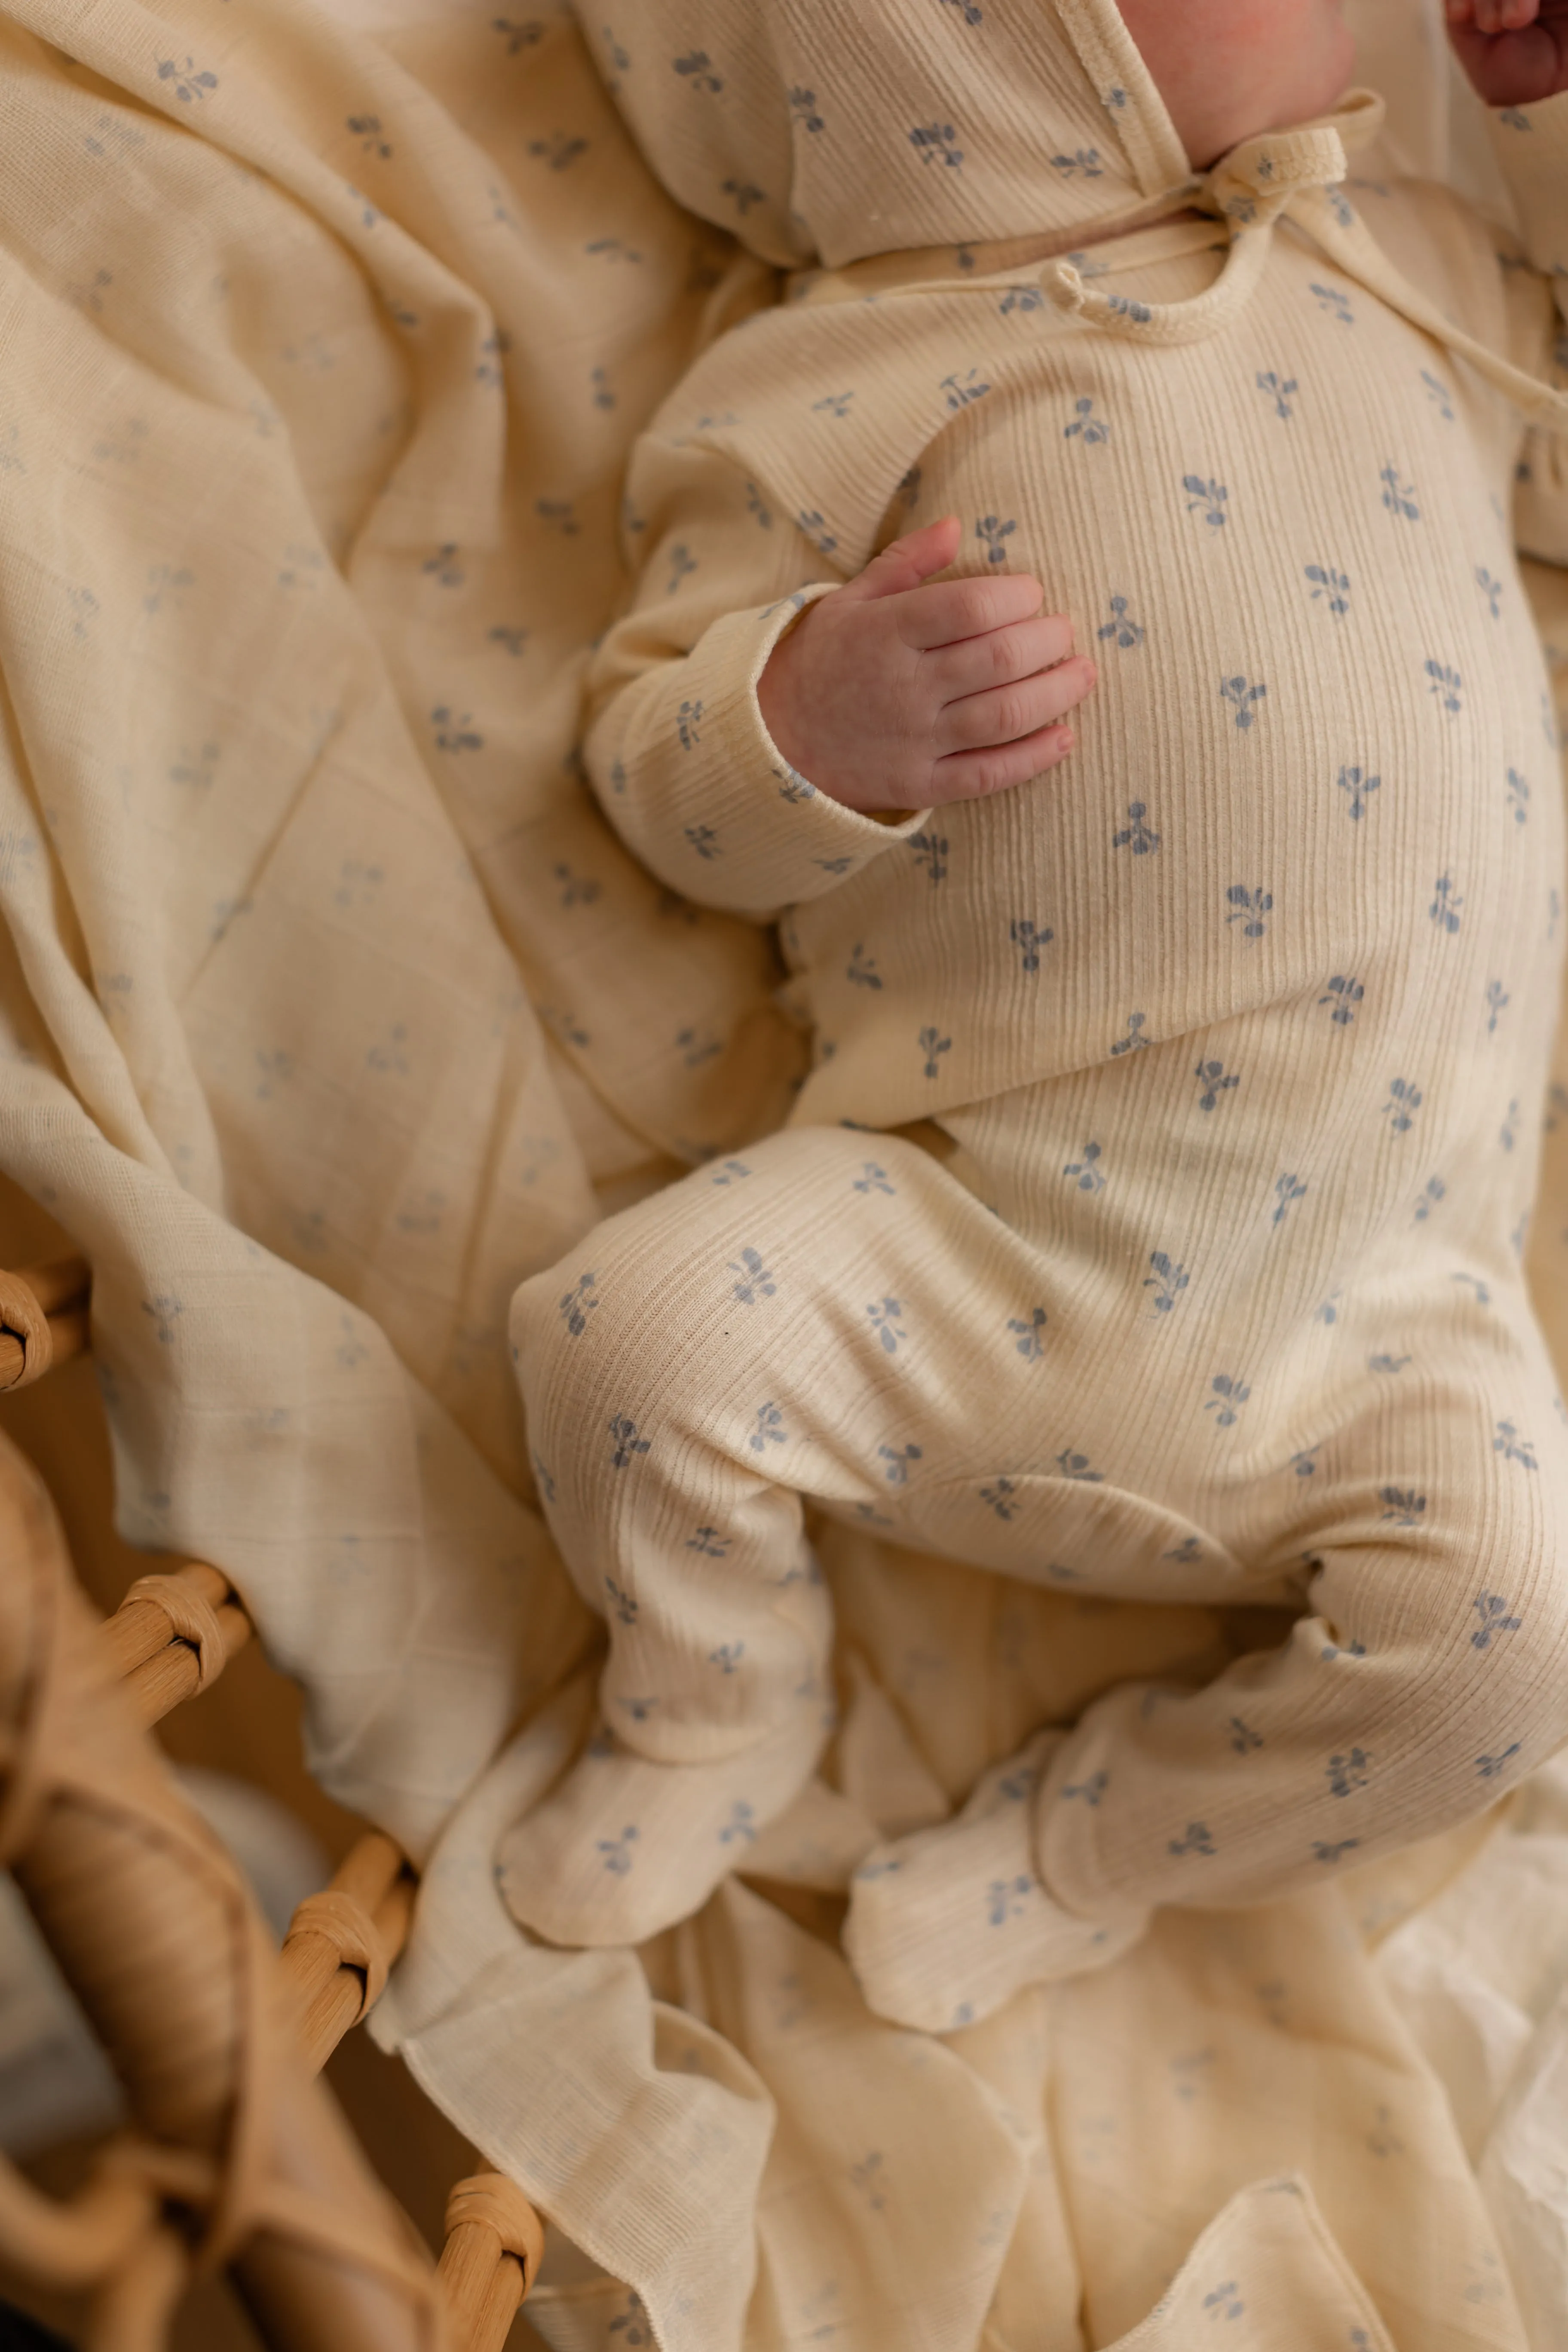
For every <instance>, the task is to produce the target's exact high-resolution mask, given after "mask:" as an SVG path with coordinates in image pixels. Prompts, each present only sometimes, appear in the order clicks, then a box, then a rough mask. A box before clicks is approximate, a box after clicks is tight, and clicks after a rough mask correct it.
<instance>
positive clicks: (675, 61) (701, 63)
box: [670, 49, 724, 96]
mask: <svg viewBox="0 0 1568 2352" xmlns="http://www.w3.org/2000/svg"><path fill="white" fill-rule="evenodd" d="M670 63H671V64H672V65H673V66H674V68H675V70H676V72H677V73H678V74H684V75H685V76H686V77H687V79H688V82H689V86H690V88H691V89H704V90H708V91H709V92H710V93H711V94H713V95H714V96H717V94H718V92H719V91H720V90H721V89H723V87H724V85H723V83H722V82H721V79H719V76H718V75H717V74H716V73H715V72H714V71H713V70H712V65H711V61H710V58H709V55H708V52H707V50H706V49H693V50H691V51H690V53H689V55H688V56H686V57H684V58H671V60H670Z"/></svg>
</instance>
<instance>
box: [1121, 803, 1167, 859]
mask: <svg viewBox="0 0 1568 2352" xmlns="http://www.w3.org/2000/svg"><path fill="white" fill-rule="evenodd" d="M1148 814H1149V809H1148V803H1146V802H1144V801H1130V802H1129V803H1128V804H1127V823H1126V824H1124V825H1123V826H1122V827H1121V831H1120V832H1119V833H1118V834H1117V835H1115V836H1114V838H1113V840H1112V842H1111V847H1112V848H1113V849H1130V850H1131V852H1132V855H1133V856H1134V857H1150V856H1152V855H1153V853H1154V852H1155V850H1157V849H1158V848H1159V846H1160V836H1159V835H1158V834H1157V833H1152V832H1151V830H1150V828H1149V826H1148V824H1146V823H1145V822H1144V820H1145V819H1146V817H1147V816H1148Z"/></svg>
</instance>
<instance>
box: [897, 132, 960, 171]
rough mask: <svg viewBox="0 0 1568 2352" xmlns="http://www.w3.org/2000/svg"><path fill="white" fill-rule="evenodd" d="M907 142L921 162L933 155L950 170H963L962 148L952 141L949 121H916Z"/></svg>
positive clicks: (929, 159) (926, 161)
mask: <svg viewBox="0 0 1568 2352" xmlns="http://www.w3.org/2000/svg"><path fill="white" fill-rule="evenodd" d="M909 142H910V146H911V147H913V148H914V149H915V150H916V151H917V152H918V153H919V155H920V159H921V163H930V162H931V157H932V156H933V155H934V156H937V157H938V158H940V160H941V161H942V163H946V164H948V165H949V166H951V168H952V170H954V171H958V172H962V171H963V148H962V147H955V146H954V145H953V143H952V123H951V122H922V123H917V124H916V126H915V128H914V129H913V130H912V131H910V133H909Z"/></svg>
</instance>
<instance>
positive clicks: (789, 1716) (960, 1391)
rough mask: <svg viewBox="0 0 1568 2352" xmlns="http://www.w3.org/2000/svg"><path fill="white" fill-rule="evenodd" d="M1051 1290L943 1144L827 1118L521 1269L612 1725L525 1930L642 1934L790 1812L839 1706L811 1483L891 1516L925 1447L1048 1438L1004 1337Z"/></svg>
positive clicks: (545, 1856)
mask: <svg viewBox="0 0 1568 2352" xmlns="http://www.w3.org/2000/svg"><path fill="white" fill-rule="evenodd" d="M1038 1287H1039V1265H1038V1260H1037V1257H1036V1255H1035V1254H1034V1253H1033V1252H1031V1251H1030V1250H1029V1249H1028V1248H1027V1246H1026V1244H1024V1243H1023V1242H1022V1241H1021V1240H1020V1239H1019V1237H1018V1235H1017V1234H1013V1233H1010V1232H1009V1231H1008V1229H1007V1228H1006V1227H1005V1225H1003V1224H1002V1223H1000V1221H999V1220H998V1219H997V1218H995V1217H994V1216H993V1215H992V1214H991V1213H989V1211H987V1210H986V1209H984V1207H983V1206H982V1205H981V1204H980V1203H979V1202H977V1201H976V1200H975V1199H974V1198H973V1195H972V1194H971V1193H969V1192H966V1191H964V1189H963V1187H962V1186H961V1185H960V1184H958V1183H957V1182H956V1181H954V1180H953V1179H952V1177H950V1176H948V1175H946V1174H945V1173H944V1172H943V1171H942V1169H941V1167H940V1166H939V1165H938V1164H937V1163H936V1161H935V1160H932V1159H931V1157H930V1156H929V1155H928V1154H926V1153H924V1152H922V1151H921V1150H918V1149H917V1148H916V1147H915V1146H913V1145H911V1144H909V1143H906V1142H902V1141H900V1140H899V1139H896V1138H890V1137H886V1136H871V1135H864V1134H856V1133H852V1132H851V1133H846V1132H843V1131H840V1130H837V1129H796V1130H793V1131H789V1132H786V1133H784V1134H783V1135H779V1136H774V1137H773V1138H771V1139H769V1140H768V1141H766V1142H765V1143H763V1144H762V1145H760V1146H759V1147H758V1148H757V1149H756V1150H754V1151H748V1152H747V1153H746V1155H745V1158H744V1160H743V1161H731V1162H728V1163H725V1164H724V1165H721V1166H719V1167H716V1168H710V1169H706V1170H703V1171H699V1172H698V1173H697V1174H695V1175H692V1176H690V1177H689V1178H687V1179H685V1180H684V1181H682V1182H681V1183H679V1184H678V1185H675V1186H672V1187H671V1188H670V1189H669V1190H668V1192H662V1193H660V1194H658V1195H657V1196H656V1197H655V1198H654V1199H652V1200H649V1201H646V1202H641V1203H639V1205H638V1206H637V1207H636V1208H635V1209H631V1210H628V1211H626V1212H625V1213H623V1214H621V1215H620V1216H617V1217H614V1218H612V1219H610V1220H608V1221H607V1222H606V1223H605V1224H604V1225H602V1226H600V1227H599V1228H598V1229H597V1230H596V1231H595V1233H594V1234H592V1235H590V1236H589V1238H588V1239H587V1240H586V1241H585V1242H584V1244H583V1245H582V1247H581V1248H580V1249H579V1250H578V1251H576V1252H574V1255H573V1256H572V1257H571V1258H570V1259H567V1260H565V1261H563V1264H562V1265H560V1266H559V1267H557V1268H556V1269H555V1270H554V1271H553V1272H552V1273H551V1274H548V1275H542V1276H537V1277H535V1278H534V1279H533V1280H531V1281H530V1282H528V1283H526V1284H524V1285H523V1286H522V1288H521V1290H520V1291H519V1292H518V1294H517V1298H516V1301H515V1303H514V1308H513V1320H512V1336H513V1340H514V1343H515V1346H516V1348H517V1351H518V1361H519V1368H520V1376H521V1382H522V1388H523V1394H524V1398H525V1401H526V1403H527V1408H528V1414H529V1423H530V1433H531V1444H532V1446H533V1449H534V1454H535V1458H536V1463H537V1465H538V1469H539V1478H540V1486H541V1492H542V1497H543V1500H544V1507H545V1510H546V1513H547V1516H548V1517H549V1520H550V1524H551V1528H552V1531H553V1533H554V1535H555V1537H556V1538H557V1540H558V1542H559V1544H560V1547H561V1550H562V1553H563V1557H564V1559H566V1562H567V1564H568V1566H569V1568H570V1570H571V1571H572V1574H573V1576H574V1580H575V1581H576V1583H577V1587H578V1590H579V1591H581V1592H582V1594H583V1596H584V1599H585V1600H586V1601H588V1603H589V1604H590V1606H591V1607H593V1608H594V1609H595V1610H597V1612H599V1613H600V1615H601V1616H603V1617H604V1618H605V1620H606V1621H607V1623H608V1626H609V1633H610V1654H609V1658H608V1662H607V1664H606V1665H605V1672H604V1677H603V1682H602V1685H601V1706H602V1711H603V1717H604V1721H603V1726H602V1727H601V1729H600V1732H599V1734H598V1736H597V1737H596V1738H595V1740H594V1741H593V1742H592V1743H591V1745H590V1747H589V1748H588V1750H587V1751H586V1753H585V1754H584V1756H583V1757H582V1759H580V1760H579V1761H578V1763H577V1764H576V1765H575V1766H574V1769H573V1770H572V1771H571V1772H570V1773H569V1774H568V1775H567V1777H566V1779H565V1780H563V1783H562V1785H561V1787H560V1788H559V1789H558V1790H555V1791H554V1792H553V1793H552V1795H551V1796H550V1797H549V1798H548V1799H546V1801H544V1803H543V1804H542V1805H541V1806H540V1807H538V1808H537V1809H536V1811H534V1812H533V1813H531V1815H530V1816H529V1817H528V1818H527V1819H526V1820H525V1821H524V1822H521V1824H520V1825H519V1827H518V1829H517V1830H516V1831H515V1832H513V1833H512V1835H511V1837H510V1839H509V1841H508V1843H507V1846H506V1849H505V1851H504V1853H503V1856H502V1862H503V1867H504V1871H505V1881H506V1890H507V1899H508V1902H509V1904H510V1907H511V1909H512V1910H513V1912H514V1914H515V1915H516V1916H517V1917H519V1918H520V1919H521V1921H522V1922H523V1923H524V1925H526V1926H527V1927H531V1928H532V1929H534V1930H535V1931H536V1932H537V1933H539V1934H541V1935H542V1936H545V1937H549V1938H550V1939H551V1940H552V1941H554V1942H559V1943H565V1944H594V1945H601V1944H623V1943H632V1942H637V1941H639V1940H640V1939H641V1938H643V1937H646V1936H649V1935H651V1934H653V1933H655V1932H656V1931H657V1930H658V1929H660V1928H662V1927H666V1926H668V1925H669V1924H670V1923H671V1922H672V1921H674V1920H676V1919H679V1918H682V1917H685V1916H688V1915H689V1913H690V1912H692V1911H694V1910H695V1909H697V1908H698V1907H699V1906H700V1904H701V1903H702V1902H703V1901H704V1899H705V1898H706V1896H707V1895H708V1894H709V1893H710V1890H711V1888H712V1887H713V1886H714V1885H716V1884H717V1882H718V1881H719V1879H720V1878H721V1877H722V1876H723V1874H724V1873H725V1872H726V1871H727V1870H729V1869H731V1867H732V1866H733V1865H734V1864H735V1863H736V1862H737V1860H739V1859H741V1858H742V1857H743V1855H744V1853H745V1850H746V1846H747V1843H749V1841H750V1840H751V1838H752V1836H753V1835H754V1833H755V1832H756V1831H757V1830H758V1829H760V1828H761V1827H762V1826H763V1824H764V1823H765V1822H768V1821H770V1820H772V1819H773V1818H774V1817H775V1816H776V1815H777V1814H778V1813H780V1812H782V1811H784V1807H785V1806H786V1805H788V1804H789V1803H790V1802H791V1801H793V1800H794V1798H795V1796H796V1795H797V1793H798V1792H799V1790H801V1789H802V1788H803V1787H804V1785H805V1782H806V1781H807V1780H809V1778H810V1776H811V1773H812V1770H813V1769H814V1767H815V1765H816V1760H817V1759H818V1757H819V1755H820V1753H821V1750H822V1748H823V1746H824V1744H825V1742H826V1738H827V1736H828V1733H829V1731H830V1729H831V1706H832V1695H831V1683H830V1675H829V1658H830V1653H831V1643H832V1624H831V1616H830V1611H829V1607H828V1601H827V1596H826V1591H825V1589H824V1587H823V1585H822V1583H821V1580H820V1577H819V1575H818V1572H817V1570H816V1564H815V1561H814V1560H813V1558H812V1555H811V1552H810V1549H809V1547H808V1546H807V1544H806V1542H805V1534H804V1527H803V1506H802V1497H803V1496H809V1497H812V1498H815V1499H817V1500H820V1501H822V1502H825V1503H827V1504H829V1505H833V1506H837V1507H839V1508H840V1509H842V1510H847V1511H849V1512H853V1511H854V1510H856V1509H857V1508H858V1509H860V1510H862V1511H863V1512H864V1513H865V1515H866V1516H867V1517H868V1520H871V1521H872V1522H873V1523H874V1524H876V1525H877V1526H879V1527H880V1528H897V1527H901V1525H902V1522H903V1515H902V1512H901V1509H900V1502H901V1499H902V1497H903V1495H904V1493H905V1489H906V1487H907V1486H909V1485H910V1483H911V1479H910V1474H911V1468H912V1466H913V1465H916V1464H918V1465H919V1475H921V1476H922V1477H926V1476H929V1475H931V1474H932V1473H933V1472H940V1471H942V1470H944V1469H946V1468H948V1467H949V1466H950V1465H951V1466H952V1467H958V1466H960V1465H966V1458H967V1455H968V1454H978V1456H979V1457H980V1458H985V1455H986V1446H985V1444H980V1443H979V1442H978V1439H979V1433H981V1432H984V1436H985V1438H986V1439H987V1440H989V1441H994V1439H995V1437H996V1435H997V1432H998V1430H999V1429H1002V1428H1005V1426H1006V1424H1007V1423H1008V1421H1009V1418H1010V1417H1012V1418H1013V1419H1014V1421H1015V1423H1027V1424H1028V1425H1029V1427H1030V1428H1031V1430H1032V1428H1033V1417H1034V1416H1036V1415H1037V1412H1038V1401H1039V1393H1040V1391H1039V1388H1038V1385H1037V1375H1038V1372H1039V1370H1041V1369H1042V1368H1041V1367H1039V1366H1038V1365H1031V1364H1030V1362H1029V1361H1027V1360H1026V1359H1027V1357H1028V1354H1029V1352H1030V1351H1029V1350H1028V1349H1022V1350H1021V1349H1019V1348H1018V1346H1017V1345H1016V1340H1015V1339H1014V1337H1013V1336H1011V1335H1010V1333H1009V1328H1008V1326H1009V1321H1010V1319H1015V1328H1016V1329H1024V1328H1029V1329H1031V1330H1032V1329H1033V1328H1035V1326H1034V1322H1033V1319H1032V1318H1033V1317H1034V1316H1035V1313H1036V1311H1037V1310H1039V1311H1040V1312H1041V1315H1042V1318H1043V1316H1044V1312H1045V1308H1044V1306H1043V1304H1042V1302H1041V1301H1040V1300H1039V1298H1038V1297H1037V1291H1038ZM1016 1318H1023V1319H1016ZM999 1347H1000V1361H999V1360H998V1348H999ZM1015 1391H1016V1394H1015Z"/></svg>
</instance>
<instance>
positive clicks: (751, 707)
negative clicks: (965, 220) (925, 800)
mask: <svg viewBox="0 0 1568 2352" xmlns="http://www.w3.org/2000/svg"><path fill="white" fill-rule="evenodd" d="M835 586H837V583H836V582H830V581H818V582H814V583H812V584H811V585H810V586H809V587H805V588H800V589H796V590H795V592H794V593H793V594H791V595H788V596H785V597H782V598H780V599H779V600H778V601H777V602H776V603H775V604H769V605H765V606H763V608H762V609H761V610H752V611H750V612H742V613H731V614H725V615H724V616H723V617H722V618H721V619H720V620H718V621H715V622H714V623H713V624H712V625H711V626H710V628H709V629H708V630H707V631H706V632H705V634H704V635H703V636H702V638H701V640H700V643H699V644H698V645H697V646H696V647H695V648H694V649H693V651H692V652H691V653H690V655H689V656H688V657H687V659H686V660H685V661H684V662H682V663H681V664H680V665H679V669H678V670H676V671H673V672H672V673H670V674H668V677H667V682H666V685H665V689H664V691H663V692H661V693H660V694H658V695H657V696H656V697H655V698H654V701H653V704H652V706H651V707H645V709H642V710H641V711H638V712H637V714H636V716H635V717H631V718H630V719H629V722H628V724H627V727H626V732H625V735H624V737H623V739H622V740H621V741H620V742H619V743H618V744H617V745H616V747H615V750H616V760H615V764H614V766H613V767H611V769H610V770H609V790H608V793H607V794H606V795H605V805H606V806H607V807H608V808H609V809H610V811H611V813H612V814H614V815H615V817H616V822H617V824H620V826H621V829H622V831H623V832H624V834H625V835H626V839H627V840H628V842H629V843H630V845H631V846H632V847H633V848H634V849H635V850H636V851H637V853H638V854H639V855H640V856H642V857H643V858H644V859H645V861H646V862H647V863H648V864H649V865H651V866H654V868H655V870H656V871H657V872H658V874H659V875H660V877H661V878H663V879H665V880H667V881H668V883H669V884H670V885H671V887H674V888H676V889H678V890H679V891H680V892H681V893H682V894H683V896H685V897H687V898H693V899H696V900H698V901H700V902H701V903H704V904H707V905H710V906H717V907H725V908H731V909H734V910H736V911H738V912H742V913H746V914H751V915H754V916H758V917H771V916H772V915H774V914H776V913H778V912H779V911H780V910H781V909H782V908H784V907H788V906H794V905H798V904H800V903H802V902H803V901H805V900H807V899H811V898H821V897H823V896H825V895H826V892H828V891H829V890H832V889H835V888H837V885H838V884H839V883H840V882H842V881H845V880H847V878H848V877H850V876H851V875H853V874H856V873H858V871H860V870H861V868H863V867H864V866H867V865H868V864H869V862H870V861H871V859H872V858H874V857H879V856H881V855H882V853H883V852H884V851H885V850H887V849H889V848H890V847H891V846H892V845H893V844H894V843H896V842H900V841H903V840H907V839H908V838H909V836H910V835H911V834H915V833H918V832H919V831H920V829H921V825H922V824H925V823H926V822H927V820H928V818H929V817H930V814H931V811H930V810H929V809H919V810H915V811H913V812H912V813H911V814H909V815H907V816H903V817H900V818H898V819H897V820H895V821H893V822H890V823H889V822H883V821H881V820H879V819H878V818H876V817H871V816H863V815H861V814H860V813H859V812H858V810H855V809H850V808H846V807H845V806H844V804H843V803H842V802H840V801H836V800H834V799H833V798H832V796H831V795H830V794H829V793H825V792H820V791H819V790H818V789H817V787H816V785H815V784H813V783H812V782H810V780H809V779H808V778H807V777H805V776H804V775H802V774H801V773H800V772H799V771H798V770H797V769H795V768H794V767H792V766H791V764H790V762H789V761H787V760H786V759H785V758H784V753H783V752H782V751H780V750H779V747H778V745H777V744H776V743H775V742H774V741H773V737H772V736H771V735H770V734H769V732H768V730H767V727H766V724H765V723H764V721H763V713H762V707H761V705H760V704H759V702H758V700H757V680H758V679H759V678H760V677H761V676H762V674H763V670H764V669H765V667H767V662H768V656H770V654H771V653H772V652H773V647H774V646H775V645H776V644H777V643H778V641H779V639H780V638H781V637H782V636H783V635H784V633H785V631H786V630H787V629H788V628H790V627H791V626H793V625H794V624H795V621H796V620H797V619H798V617H799V615H800V614H802V613H804V612H805V609H806V607H807V606H808V605H809V604H813V603H815V602H816V599H817V598H818V597H820V596H825V595H828V594H830V593H832V591H833V589H834V587H835ZM612 708H613V706H612ZM606 715H607V714H606ZM661 738H662V740H661ZM609 749H610V745H609V744H608V743H607V742H606V743H605V744H604V745H603V748H602V749H601V747H600V746H599V745H593V746H591V747H590V749H589V758H590V761H591V762H592V764H594V765H595V766H596V765H597V764H598V761H597V760H595V757H594V754H595V752H597V753H598V755H599V757H600V758H603V757H604V756H605V753H606V752H607V751H609ZM638 780H643V791H642V793H638V791H637V782H638ZM645 795H646V800H645ZM639 801H644V803H645V804H644V806H643V808H642V809H641V810H640V811H639V809H638V807H637V803H638V802H639ZM653 803H657V806H655V805H653Z"/></svg>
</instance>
